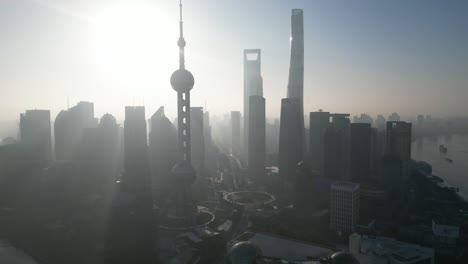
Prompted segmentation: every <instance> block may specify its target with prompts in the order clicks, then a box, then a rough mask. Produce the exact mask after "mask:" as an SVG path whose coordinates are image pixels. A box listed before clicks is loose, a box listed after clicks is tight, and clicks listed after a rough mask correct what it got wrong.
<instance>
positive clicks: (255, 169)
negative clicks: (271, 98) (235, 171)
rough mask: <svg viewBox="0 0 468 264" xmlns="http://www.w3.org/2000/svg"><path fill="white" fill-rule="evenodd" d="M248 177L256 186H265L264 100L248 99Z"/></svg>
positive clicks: (254, 97)
mask: <svg viewBox="0 0 468 264" xmlns="http://www.w3.org/2000/svg"><path fill="white" fill-rule="evenodd" d="M249 104H250V107H249V113H250V117H249V144H248V146H249V148H248V175H249V177H250V179H251V180H253V181H254V182H255V184H256V185H257V186H265V184H266V181H265V176H266V175H265V151H266V150H265V148H266V146H265V133H266V132H265V98H263V96H258V95H255V96H250V98H249Z"/></svg>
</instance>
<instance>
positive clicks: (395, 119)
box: [388, 113, 400, 122]
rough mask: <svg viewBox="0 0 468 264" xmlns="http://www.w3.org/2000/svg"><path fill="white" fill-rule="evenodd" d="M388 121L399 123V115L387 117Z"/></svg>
mask: <svg viewBox="0 0 468 264" xmlns="http://www.w3.org/2000/svg"><path fill="white" fill-rule="evenodd" d="M388 121H389V122H390V121H391V122H398V121H400V115H399V114H398V113H392V114H391V115H389V116H388Z"/></svg>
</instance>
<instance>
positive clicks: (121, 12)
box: [94, 2, 177, 78]
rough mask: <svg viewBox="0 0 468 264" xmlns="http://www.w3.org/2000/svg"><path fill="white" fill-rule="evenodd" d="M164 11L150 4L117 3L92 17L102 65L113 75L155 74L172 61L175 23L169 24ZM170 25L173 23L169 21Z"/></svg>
mask: <svg viewBox="0 0 468 264" xmlns="http://www.w3.org/2000/svg"><path fill="white" fill-rule="evenodd" d="M168 22H169V20H168V18H167V17H166V16H165V15H164V11H163V10H160V9H159V8H158V7H157V6H156V5H151V4H149V3H131V2H129V3H128V2H127V3H125V4H117V5H114V6H109V7H106V8H104V9H103V10H102V11H101V12H100V13H99V14H98V15H97V16H96V17H95V19H94V35H95V36H94V38H95V41H96V51H97V53H98V56H97V57H98V58H99V60H100V63H101V66H102V67H103V68H105V70H106V71H108V72H110V73H112V74H113V75H115V76H120V77H122V76H127V77H129V78H132V77H141V76H142V75H145V74H146V73H148V74H150V73H152V74H154V73H155V72H156V71H157V70H159V69H158V68H160V67H162V66H161V65H164V61H168V60H171V59H172V58H173V56H171V53H174V52H172V51H173V50H174V47H175V44H174V43H176V41H177V32H176V31H177V26H176V25H175V27H174V28H172V27H171V26H168ZM170 24H171V25H172V24H173V23H170Z"/></svg>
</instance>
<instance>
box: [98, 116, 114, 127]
mask: <svg viewBox="0 0 468 264" xmlns="http://www.w3.org/2000/svg"><path fill="white" fill-rule="evenodd" d="M115 125H117V120H116V119H115V117H114V116H113V115H111V114H104V115H103V116H102V117H101V119H100V120H99V126H101V127H109V126H115Z"/></svg>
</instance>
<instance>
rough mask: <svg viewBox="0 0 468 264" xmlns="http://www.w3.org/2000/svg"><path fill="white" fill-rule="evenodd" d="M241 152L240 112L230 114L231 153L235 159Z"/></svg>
mask: <svg viewBox="0 0 468 264" xmlns="http://www.w3.org/2000/svg"><path fill="white" fill-rule="evenodd" d="M240 150H241V113H240V111H232V112H231V152H232V155H234V156H235V157H236V158H239V155H240Z"/></svg>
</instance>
